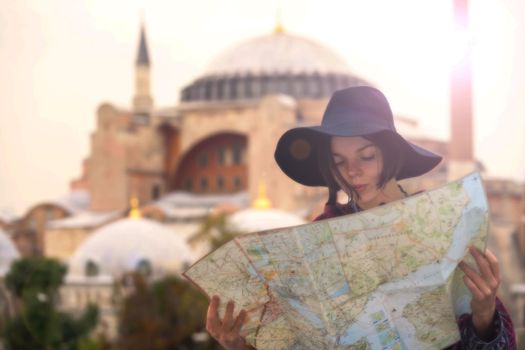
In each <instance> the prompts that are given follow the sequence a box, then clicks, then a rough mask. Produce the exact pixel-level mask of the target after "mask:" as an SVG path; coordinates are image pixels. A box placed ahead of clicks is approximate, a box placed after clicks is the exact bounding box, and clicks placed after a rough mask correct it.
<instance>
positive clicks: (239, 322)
mask: <svg viewBox="0 0 525 350" xmlns="http://www.w3.org/2000/svg"><path fill="white" fill-rule="evenodd" d="M245 320H246V311H245V310H242V311H241V312H239V316H237V318H236V319H235V322H234V323H233V327H232V332H233V333H239V332H240V331H241V327H242V325H243V324H244V321H245Z"/></svg>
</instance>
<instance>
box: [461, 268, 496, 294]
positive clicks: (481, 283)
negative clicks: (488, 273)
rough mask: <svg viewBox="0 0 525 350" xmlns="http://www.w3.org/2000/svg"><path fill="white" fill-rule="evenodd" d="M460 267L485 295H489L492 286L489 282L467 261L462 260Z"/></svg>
mask: <svg viewBox="0 0 525 350" xmlns="http://www.w3.org/2000/svg"><path fill="white" fill-rule="evenodd" d="M459 267H460V268H461V270H463V272H464V273H465V276H467V277H468V278H469V279H470V281H472V283H474V285H475V286H476V287H477V289H478V290H479V291H480V292H481V293H482V294H483V295H489V294H490V293H491V291H490V288H489V286H488V284H487V283H485V281H484V280H483V278H482V277H481V276H480V275H479V274H478V273H477V272H476V271H475V270H474V269H473V268H471V267H470V266H469V265H468V264H467V263H466V262H463V261H462V262H461V263H460V264H459Z"/></svg>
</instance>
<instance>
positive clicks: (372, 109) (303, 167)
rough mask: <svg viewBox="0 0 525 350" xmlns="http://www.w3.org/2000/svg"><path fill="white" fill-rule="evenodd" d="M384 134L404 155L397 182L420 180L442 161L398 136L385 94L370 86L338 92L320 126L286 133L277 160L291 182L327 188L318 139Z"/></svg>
mask: <svg viewBox="0 0 525 350" xmlns="http://www.w3.org/2000/svg"><path fill="white" fill-rule="evenodd" d="M378 133H381V135H383V137H385V138H388V140H389V142H391V143H392V147H396V148H397V149H398V150H399V152H402V153H403V157H400V158H402V159H403V165H402V166H401V169H400V171H399V173H398V174H397V176H396V178H397V179H398V180H401V179H405V178H409V177H414V176H419V175H422V174H424V173H426V172H428V171H430V170H431V169H432V168H434V167H435V166H436V165H437V164H438V163H439V162H440V161H441V157H440V156H438V155H436V154H434V153H432V152H430V151H428V150H426V149H424V148H421V147H419V146H416V145H414V144H413V143H411V142H408V141H407V140H405V139H404V138H403V137H402V136H401V135H399V134H398V133H397V131H396V128H395V126H394V117H393V115H392V111H391V109H390V106H389V104H388V101H387V99H386V97H385V96H384V95H383V93H382V92H381V91H379V90H377V89H376V88H373V87H369V86H357V87H351V88H348V89H344V90H339V91H336V92H335V93H334V94H333V95H332V97H331V99H330V101H329V102H328V106H327V107H326V111H325V112H324V115H323V120H322V122H321V125H318V126H311V127H298V128H293V129H290V130H288V131H287V132H285V133H284V134H283V135H282V136H281V138H280V139H279V142H278V143H277V148H276V149H275V160H276V161H277V164H278V165H279V167H280V168H281V169H282V171H284V173H285V174H286V175H288V176H289V177H290V178H291V179H293V180H295V181H297V182H299V183H301V184H303V185H307V186H326V183H325V181H324V179H323V176H322V175H321V171H320V170H319V165H318V163H317V151H316V147H317V146H318V144H319V137H320V136H322V135H328V136H366V135H372V134H378Z"/></svg>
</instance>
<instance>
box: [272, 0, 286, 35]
mask: <svg viewBox="0 0 525 350" xmlns="http://www.w3.org/2000/svg"><path fill="white" fill-rule="evenodd" d="M275 17H276V19H275V28H274V30H273V32H274V33H275V34H282V33H284V27H283V23H282V19H281V1H279V3H278V5H277V13H276V16H275Z"/></svg>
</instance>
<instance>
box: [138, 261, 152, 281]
mask: <svg viewBox="0 0 525 350" xmlns="http://www.w3.org/2000/svg"><path fill="white" fill-rule="evenodd" d="M135 269H136V271H137V272H138V273H140V274H141V275H142V276H145V277H149V276H151V274H152V273H153V266H151V262H150V261H149V260H148V259H140V261H139V262H138V263H137V266H136V268H135Z"/></svg>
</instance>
